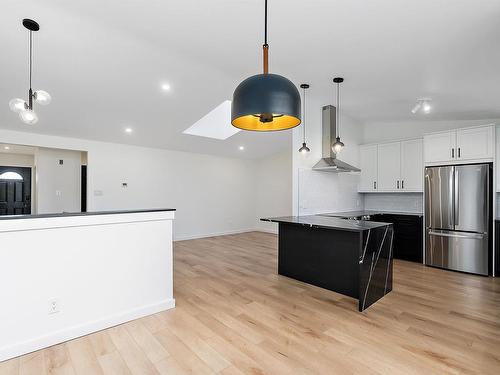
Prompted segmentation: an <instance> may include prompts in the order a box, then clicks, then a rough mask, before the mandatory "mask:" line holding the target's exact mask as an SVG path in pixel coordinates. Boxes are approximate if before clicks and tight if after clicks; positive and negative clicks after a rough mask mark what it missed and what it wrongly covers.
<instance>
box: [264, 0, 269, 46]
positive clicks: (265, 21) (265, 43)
mask: <svg viewBox="0 0 500 375" xmlns="http://www.w3.org/2000/svg"><path fill="white" fill-rule="evenodd" d="M264 45H265V46H267V45H268V44H267V0H265V10H264Z"/></svg>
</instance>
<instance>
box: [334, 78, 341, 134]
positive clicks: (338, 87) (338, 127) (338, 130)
mask: <svg viewBox="0 0 500 375" xmlns="http://www.w3.org/2000/svg"><path fill="white" fill-rule="evenodd" d="M335 113H336V114H337V121H335V122H336V123H337V137H338V138H340V83H337V110H336V111H335Z"/></svg>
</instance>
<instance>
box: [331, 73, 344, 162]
mask: <svg viewBox="0 0 500 375" xmlns="http://www.w3.org/2000/svg"><path fill="white" fill-rule="evenodd" d="M333 82H334V83H336V84H337V108H336V109H335V115H336V117H337V120H336V121H335V126H336V128H337V129H336V133H337V138H336V139H335V143H334V144H333V145H332V151H333V152H335V153H336V154H338V153H339V152H340V151H342V149H343V148H344V142H342V141H341V140H340V84H341V83H342V82H344V78H340V77H335V78H334V79H333Z"/></svg>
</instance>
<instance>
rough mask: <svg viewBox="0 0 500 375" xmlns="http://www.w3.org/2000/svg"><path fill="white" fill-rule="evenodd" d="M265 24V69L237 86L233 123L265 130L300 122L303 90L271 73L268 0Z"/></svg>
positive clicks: (246, 127) (232, 116)
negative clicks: (268, 39)
mask: <svg viewBox="0 0 500 375" xmlns="http://www.w3.org/2000/svg"><path fill="white" fill-rule="evenodd" d="M264 25H265V26H264V45H263V46H262V48H263V53H264V72H263V74H257V75H254V76H252V77H249V78H247V79H245V80H244V81H243V82H241V83H240V84H239V85H238V87H236V90H234V94H233V101H232V104H231V124H232V125H233V126H234V127H236V128H239V129H242V130H253V131H261V132H266V131H276V130H286V129H291V128H294V127H296V126H297V125H300V93H299V91H298V90H297V87H295V85H294V84H293V83H292V82H291V81H290V80H288V79H287V78H285V77H283V76H280V75H278V74H270V73H269V58H268V52H269V45H268V44H267V0H265V13H264Z"/></svg>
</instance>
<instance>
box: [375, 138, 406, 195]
mask: <svg viewBox="0 0 500 375" xmlns="http://www.w3.org/2000/svg"><path fill="white" fill-rule="evenodd" d="M377 170H378V172H377V176H378V179H377V185H378V186H377V190H378V191H400V188H401V181H400V179H401V174H400V173H401V142H391V143H383V144H379V145H378V169H377Z"/></svg>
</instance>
